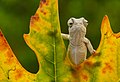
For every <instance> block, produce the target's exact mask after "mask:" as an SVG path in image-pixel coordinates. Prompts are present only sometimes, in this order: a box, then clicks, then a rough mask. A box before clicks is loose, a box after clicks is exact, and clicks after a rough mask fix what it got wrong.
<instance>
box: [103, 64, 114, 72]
mask: <svg viewBox="0 0 120 82" xmlns="http://www.w3.org/2000/svg"><path fill="white" fill-rule="evenodd" d="M112 70H113V68H112V66H111V65H110V63H105V67H104V68H103V69H102V73H103V74H105V73H106V72H110V73H111V72H112Z"/></svg>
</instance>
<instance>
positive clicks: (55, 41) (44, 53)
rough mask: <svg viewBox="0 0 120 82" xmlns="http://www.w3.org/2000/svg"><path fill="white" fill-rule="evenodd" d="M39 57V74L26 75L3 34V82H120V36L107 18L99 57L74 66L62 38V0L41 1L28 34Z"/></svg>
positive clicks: (0, 44)
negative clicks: (59, 10)
mask: <svg viewBox="0 0 120 82" xmlns="http://www.w3.org/2000/svg"><path fill="white" fill-rule="evenodd" d="M24 39H25V41H26V43H27V44H28V46H29V47H30V48H31V49H32V50H33V51H34V52H35V53H36V56H37V58H38V62H39V71H38V72H37V73H36V74H32V73H29V72H28V71H26V70H25V69H24V68H23V67H22V66H21V65H20V63H19V62H18V60H17V59H16V57H15V55H14V54H13V52H12V50H11V48H10V47H9V45H8V43H7V41H6V39H5V38H4V36H3V34H2V32H1V31H0V82H119V81H120V50H119V48H120V33H117V34H115V33H113V32H112V30H111V27H110V23H109V19H108V17H107V16H105V17H104V18H103V21H102V25H101V41H100V45H99V47H98V49H97V50H96V53H95V54H93V55H92V56H91V57H90V58H88V59H87V60H86V61H84V62H83V63H82V64H80V65H79V66H76V65H74V64H72V63H71V61H70V59H69V58H68V56H67V55H66V49H65V46H64V42H63V39H62V38H61V31H60V24H59V16H58V0H41V2H40V6H39V8H38V10H37V12H36V13H35V15H34V16H32V17H31V20H30V32H29V34H24Z"/></svg>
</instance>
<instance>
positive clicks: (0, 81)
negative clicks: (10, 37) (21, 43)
mask: <svg viewBox="0 0 120 82" xmlns="http://www.w3.org/2000/svg"><path fill="white" fill-rule="evenodd" d="M35 76H36V75H35V74H31V73H29V72H27V71H26V70H25V69H24V68H23V67H22V66H21V65H20V63H19V62H18V60H17V59H16V57H15V56H14V54H13V52H12V50H11V48H10V47H9V45H8V43H7V41H6V39H5V38H4V36H3V34H2V32H1V31H0V82H31V81H34V80H35V78H36V77H35Z"/></svg>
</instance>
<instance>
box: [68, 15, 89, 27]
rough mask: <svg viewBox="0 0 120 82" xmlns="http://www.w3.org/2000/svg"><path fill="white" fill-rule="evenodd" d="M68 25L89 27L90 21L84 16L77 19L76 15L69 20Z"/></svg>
mask: <svg viewBox="0 0 120 82" xmlns="http://www.w3.org/2000/svg"><path fill="white" fill-rule="evenodd" d="M67 24H68V26H69V27H72V26H73V25H77V24H79V25H84V26H85V27H87V25H88V21H87V20H86V19H85V18H84V17H81V18H79V19H76V18H74V17H71V18H70V19H69V20H68V22H67Z"/></svg>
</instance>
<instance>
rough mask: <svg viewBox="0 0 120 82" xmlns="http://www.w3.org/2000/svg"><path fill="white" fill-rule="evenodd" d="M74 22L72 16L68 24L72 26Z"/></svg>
mask: <svg viewBox="0 0 120 82" xmlns="http://www.w3.org/2000/svg"><path fill="white" fill-rule="evenodd" d="M73 24H74V18H70V19H69V20H68V26H69V27H72V26H73Z"/></svg>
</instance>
